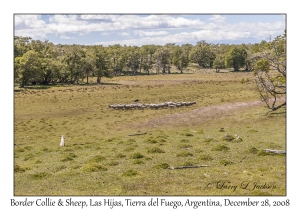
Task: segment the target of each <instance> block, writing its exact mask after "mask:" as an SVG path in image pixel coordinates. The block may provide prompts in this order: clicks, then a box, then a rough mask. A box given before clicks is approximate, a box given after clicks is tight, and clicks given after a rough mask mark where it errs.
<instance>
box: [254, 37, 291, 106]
mask: <svg viewBox="0 0 300 210" xmlns="http://www.w3.org/2000/svg"><path fill="white" fill-rule="evenodd" d="M257 57H258V58H260V59H259V60H258V61H257V62H256V64H255V67H254V75H255V76H256V85H257V90H258V92H259V94H260V97H261V99H262V100H263V101H264V102H265V103H266V105H267V107H268V108H269V109H270V110H271V111H275V110H277V109H279V108H281V107H283V106H285V105H286V101H285V96H286V34H285V33H284V35H281V36H278V37H276V38H275V39H274V40H273V41H272V42H270V43H269V48H268V49H265V50H264V51H263V52H261V53H260V54H259V55H257ZM278 98H281V99H284V101H283V102H280V103H278Z"/></svg>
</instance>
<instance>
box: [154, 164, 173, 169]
mask: <svg viewBox="0 0 300 210" xmlns="http://www.w3.org/2000/svg"><path fill="white" fill-rule="evenodd" d="M169 167H170V165H169V164H168V163H159V164H157V165H156V166H155V168H158V169H167V168H169Z"/></svg>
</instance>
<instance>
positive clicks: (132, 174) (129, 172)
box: [122, 169, 138, 177]
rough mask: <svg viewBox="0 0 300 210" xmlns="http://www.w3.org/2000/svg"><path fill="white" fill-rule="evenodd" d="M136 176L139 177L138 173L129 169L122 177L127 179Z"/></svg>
mask: <svg viewBox="0 0 300 210" xmlns="http://www.w3.org/2000/svg"><path fill="white" fill-rule="evenodd" d="M136 175H138V172H137V171H136V170H133V169H129V170H127V171H125V172H124V173H123V174H122V176H125V177H134V176H136Z"/></svg>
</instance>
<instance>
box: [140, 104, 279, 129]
mask: <svg viewBox="0 0 300 210" xmlns="http://www.w3.org/2000/svg"><path fill="white" fill-rule="evenodd" d="M283 100H284V99H282V101H283ZM278 101H279V100H278ZM264 105H265V103H264V102H262V101H250V102H239V103H228V104H222V105H212V106H208V107H201V108H197V109H194V110H190V111H186V112H184V113H175V114H167V115H164V116H160V117H157V118H155V119H150V120H147V121H146V122H143V123H139V125H136V127H138V128H145V127H148V128H157V127H160V126H175V125H187V124H199V123H205V122H208V121H210V120H213V119H218V118H220V119H221V118H224V117H226V116H228V115H231V114H232V113H233V112H237V111H242V110H245V109H249V108H252V107H255V106H264Z"/></svg>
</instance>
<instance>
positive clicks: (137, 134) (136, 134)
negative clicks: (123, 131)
mask: <svg viewBox="0 0 300 210" xmlns="http://www.w3.org/2000/svg"><path fill="white" fill-rule="evenodd" d="M146 134H147V133H134V134H129V135H128V136H140V135H146Z"/></svg>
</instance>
